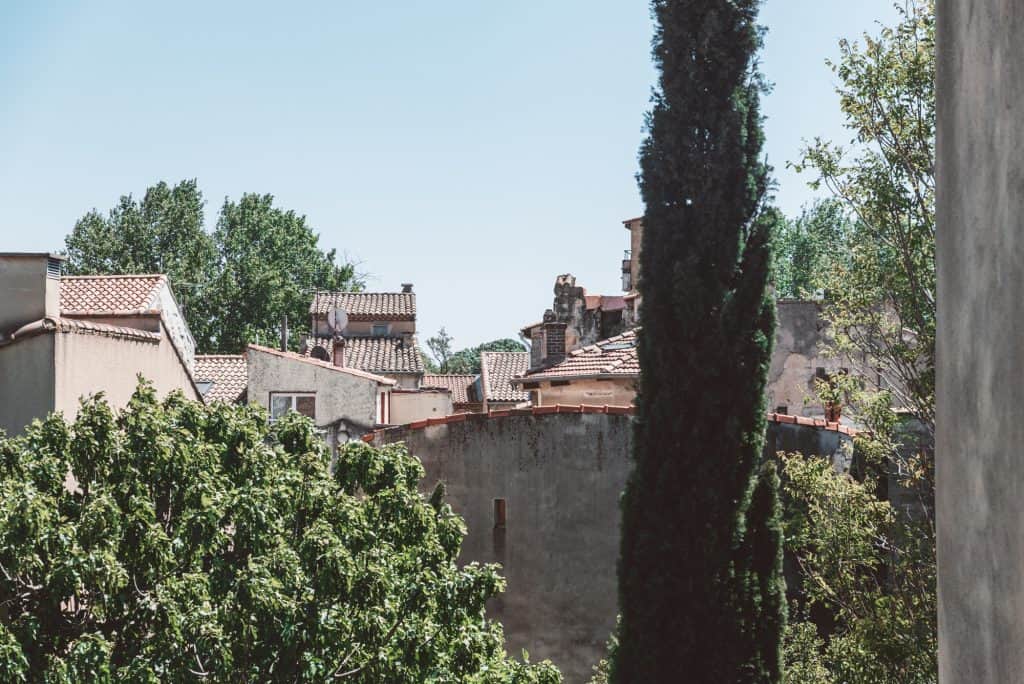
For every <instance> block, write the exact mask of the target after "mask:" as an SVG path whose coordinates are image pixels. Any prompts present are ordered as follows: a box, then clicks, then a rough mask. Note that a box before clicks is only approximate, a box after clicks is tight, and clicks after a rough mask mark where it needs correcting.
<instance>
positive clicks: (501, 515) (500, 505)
mask: <svg viewBox="0 0 1024 684" xmlns="http://www.w3.org/2000/svg"><path fill="white" fill-rule="evenodd" d="M494 529H496V530H503V529H505V500H504V499H495V500H494Z"/></svg>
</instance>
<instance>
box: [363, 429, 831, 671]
mask: <svg viewBox="0 0 1024 684" xmlns="http://www.w3.org/2000/svg"><path fill="white" fill-rule="evenodd" d="M538 410H540V409H534V410H533V411H530V410H525V411H522V412H517V413H520V414H519V415H510V416H506V417H488V416H486V415H481V414H471V415H464V416H459V417H457V419H458V422H449V423H445V424H439V425H429V426H427V427H419V428H413V429H410V428H397V429H389V430H386V431H383V432H381V433H378V435H379V436H378V438H377V443H378V444H382V443H391V442H398V441H404V442H405V443H406V444H407V445H408V447H409V450H410V452H411V453H413V454H415V455H416V456H417V457H419V458H420V460H421V461H422V462H423V465H424V468H425V469H426V477H425V478H424V480H423V482H422V487H423V491H424V493H429V492H430V491H432V490H433V489H434V487H435V485H436V484H437V482H438V481H443V482H444V483H445V485H446V488H447V492H448V502H449V503H450V504H451V505H452V508H453V509H454V510H455V512H456V513H458V514H459V515H461V516H462V517H463V518H464V519H465V521H466V525H467V527H468V528H469V534H468V536H467V537H466V539H465V541H464V542H463V546H462V555H461V558H460V560H461V561H462V562H470V561H479V562H484V563H500V564H501V565H502V566H503V574H504V576H505V577H506V579H507V583H508V586H507V590H506V592H505V593H504V594H503V595H501V596H500V597H498V598H497V599H495V600H494V601H493V602H492V603H491V605H490V606H489V613H490V615H491V616H492V617H494V618H495V619H498V620H500V621H501V623H502V624H503V626H504V628H505V634H506V646H507V648H508V651H509V653H511V654H514V655H518V654H519V653H520V651H521V650H522V649H526V650H528V651H529V653H530V657H531V659H533V660H540V659H544V658H550V659H551V660H552V661H553V662H554V663H555V664H556V665H558V667H559V668H560V669H561V671H562V673H563V675H564V676H565V682H566V684H581V683H582V682H586V681H587V680H589V678H590V676H591V674H592V670H591V668H592V666H593V665H595V664H596V663H597V662H598V661H599V660H600V659H601V658H602V657H603V656H604V653H605V642H606V641H607V639H608V636H609V634H610V633H611V630H612V629H613V628H614V626H615V616H616V614H617V612H618V608H617V606H618V583H617V575H616V562H617V559H618V555H619V529H620V509H619V497H620V495H621V493H622V491H623V489H624V488H625V485H626V479H627V478H628V476H629V472H630V470H631V467H632V461H631V453H632V437H633V427H632V419H631V418H630V416H628V415H614V414H604V413H549V414H538V413H536V412H537V411H538ZM849 443H850V437H849V435H846V434H842V433H840V432H838V431H835V430H827V429H822V428H816V427H812V426H807V425H798V424H780V423H775V422H770V423H769V426H768V435H767V440H766V450H768V451H770V452H775V451H786V452H793V451H802V452H804V453H814V454H821V455H827V456H830V457H833V459H836V458H842V457H845V455H846V454H848V453H849V451H850V449H849ZM498 500H500V501H503V502H504V503H503V504H496V501H498ZM502 506H503V507H504V516H505V517H504V523H505V525H504V528H502V527H500V523H501V519H500V512H499V511H498V510H497V509H498V508H500V507H502Z"/></svg>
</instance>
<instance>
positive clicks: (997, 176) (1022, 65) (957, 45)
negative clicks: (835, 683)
mask: <svg viewBox="0 0 1024 684" xmlns="http://www.w3.org/2000/svg"><path fill="white" fill-rule="evenodd" d="M937 16H938V38H937V40H938V79H937V101H938V141H937V148H938V155H937V193H936V196H937V200H938V207H937V211H938V228H937V232H938V241H937V262H938V293H937V299H938V350H937V354H938V362H937V380H938V387H937V404H938V406H937V408H938V411H937V420H936V423H937V429H938V434H937V439H936V447H937V451H936V468H937V491H936V504H937V520H938V563H939V681H940V682H941V684H968V683H969V684H987V683H991V684H996V683H1000V684H1002V683H1003V682H1020V681H1024V496H1022V493H1024V461H1022V457H1021V445H1022V444H1024V420H1022V407H1024V383H1022V382H1021V378H1024V346H1022V344H1021V339H1022V335H1024V297H1022V296H1021V292H1022V289H1024V230H1022V228H1024V226H1022V223H1024V126H1022V120H1021V113H1022V112H1024V43H1022V42H1021V37H1022V36H1024V5H1022V4H1021V2H1020V0H973V1H971V2H964V0H939V2H938V7H937Z"/></svg>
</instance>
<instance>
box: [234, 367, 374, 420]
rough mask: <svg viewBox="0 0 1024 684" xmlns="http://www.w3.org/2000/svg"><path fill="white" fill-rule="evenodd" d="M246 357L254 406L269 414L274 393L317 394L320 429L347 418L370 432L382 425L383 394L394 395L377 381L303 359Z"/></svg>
mask: <svg viewBox="0 0 1024 684" xmlns="http://www.w3.org/2000/svg"><path fill="white" fill-rule="evenodd" d="M246 357H247V361H248V362H247V370H248V381H249V384H248V387H249V389H248V392H249V394H248V398H249V401H250V402H254V403H257V404H259V405H260V406H263V407H264V408H266V409H267V410H268V411H269V410H270V395H271V393H272V392H298V393H312V394H315V395H316V418H315V421H316V424H317V425H320V426H324V425H328V424H329V423H332V422H334V421H337V420H339V419H341V418H345V419H347V420H350V421H352V422H353V423H354V424H356V425H358V426H359V427H362V428H364V429H369V428H371V427H372V426H373V425H374V424H376V423H377V422H378V420H377V419H378V411H379V406H380V394H381V393H382V392H385V393H390V392H389V391H388V390H385V389H383V388H382V387H381V386H380V385H379V383H378V382H377V381H375V380H372V379H369V378H365V377H359V376H357V375H353V374H350V373H345V372H343V371H341V370H337V369H333V368H331V367H329V366H322V365H319V364H317V363H310V362H308V361H305V360H303V359H301V358H288V357H284V356H281V355H277V354H271V353H267V352H261V351H259V350H257V349H253V348H252V347H250V348H249V349H248V350H247V351H246Z"/></svg>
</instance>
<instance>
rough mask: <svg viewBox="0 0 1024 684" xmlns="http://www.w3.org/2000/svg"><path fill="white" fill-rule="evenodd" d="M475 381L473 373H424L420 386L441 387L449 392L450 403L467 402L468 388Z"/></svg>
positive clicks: (469, 401)
mask: <svg viewBox="0 0 1024 684" xmlns="http://www.w3.org/2000/svg"><path fill="white" fill-rule="evenodd" d="M475 381H476V376H475V375H424V376H423V380H422V381H421V382H420V388H421V389H426V388H431V387H441V388H443V389H446V390H448V391H449V392H450V393H451V395H452V404H469V403H473V400H472V399H471V398H470V397H469V388H470V386H471V385H472V384H473V383H474V382H475Z"/></svg>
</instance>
